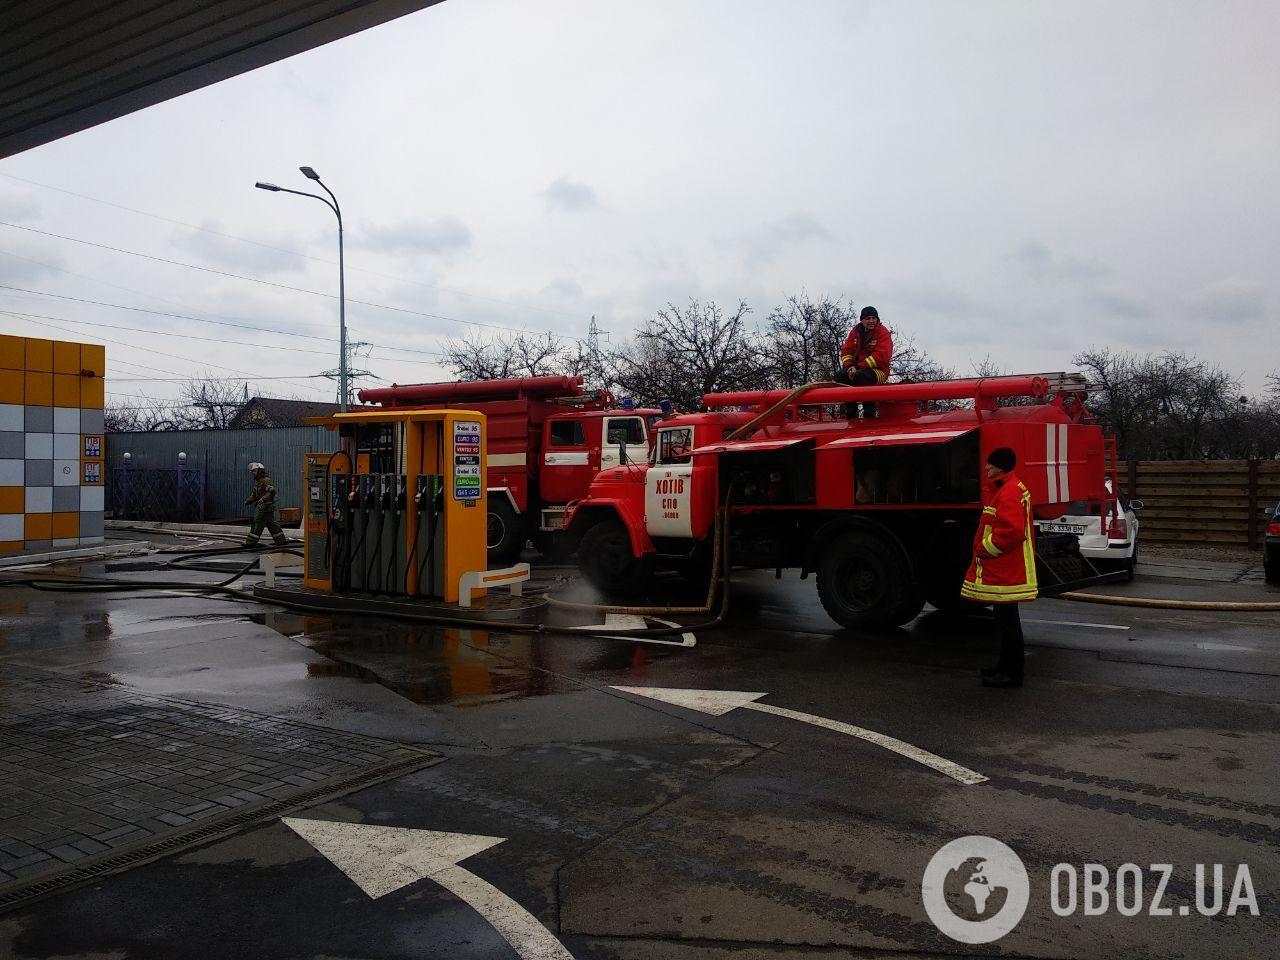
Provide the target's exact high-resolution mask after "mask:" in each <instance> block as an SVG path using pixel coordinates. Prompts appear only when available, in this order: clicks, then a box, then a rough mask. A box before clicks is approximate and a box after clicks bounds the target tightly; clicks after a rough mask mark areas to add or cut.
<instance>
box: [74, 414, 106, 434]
mask: <svg viewBox="0 0 1280 960" xmlns="http://www.w3.org/2000/svg"><path fill="white" fill-rule="evenodd" d="M105 431H106V427H105V426H104V425H103V422H102V411H101V410H83V409H82V410H81V411H80V432H81V433H103V432H105Z"/></svg>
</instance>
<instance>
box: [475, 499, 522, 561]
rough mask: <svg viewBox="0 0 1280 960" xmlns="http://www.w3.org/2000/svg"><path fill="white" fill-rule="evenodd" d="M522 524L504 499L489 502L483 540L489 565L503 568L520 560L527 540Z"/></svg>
mask: <svg viewBox="0 0 1280 960" xmlns="http://www.w3.org/2000/svg"><path fill="white" fill-rule="evenodd" d="M528 539H529V538H528V536H527V535H526V534H525V532H524V524H523V523H521V522H520V517H519V516H517V514H516V512H515V510H514V509H512V507H511V504H510V502H509V501H507V500H506V499H505V498H499V497H494V498H493V499H491V500H490V501H489V516H488V523H487V524H486V527H485V540H486V542H487V544H488V547H489V563H490V564H492V565H493V566H495V567H505V566H509V565H510V564H513V563H515V562H516V561H517V560H518V559H520V553H521V551H523V550H524V543H525V541H526V540H528Z"/></svg>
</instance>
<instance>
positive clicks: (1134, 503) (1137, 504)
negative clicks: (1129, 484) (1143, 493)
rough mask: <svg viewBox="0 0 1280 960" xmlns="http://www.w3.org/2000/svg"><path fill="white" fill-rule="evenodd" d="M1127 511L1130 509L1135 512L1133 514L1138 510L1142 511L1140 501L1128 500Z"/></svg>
mask: <svg viewBox="0 0 1280 960" xmlns="http://www.w3.org/2000/svg"><path fill="white" fill-rule="evenodd" d="M1129 509H1130V510H1133V511H1135V512H1136V511H1138V510H1141V509H1142V501H1141V500H1130V501H1129Z"/></svg>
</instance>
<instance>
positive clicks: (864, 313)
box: [858, 307, 880, 320]
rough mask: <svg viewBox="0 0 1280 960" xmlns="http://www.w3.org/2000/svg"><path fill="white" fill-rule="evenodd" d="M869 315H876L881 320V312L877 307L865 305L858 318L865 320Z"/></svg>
mask: <svg viewBox="0 0 1280 960" xmlns="http://www.w3.org/2000/svg"><path fill="white" fill-rule="evenodd" d="M867 317H875V318H876V319H877V320H879V319H880V314H879V312H877V310H876V308H875V307H863V308H862V313H860V314H859V315H858V319H859V320H865V319H867Z"/></svg>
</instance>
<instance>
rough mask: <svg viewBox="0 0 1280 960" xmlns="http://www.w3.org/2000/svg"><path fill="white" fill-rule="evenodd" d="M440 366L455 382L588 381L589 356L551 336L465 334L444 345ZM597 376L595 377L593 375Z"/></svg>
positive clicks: (577, 343)
mask: <svg viewBox="0 0 1280 960" xmlns="http://www.w3.org/2000/svg"><path fill="white" fill-rule="evenodd" d="M444 366H445V367H446V368H447V369H448V370H449V371H450V372H452V373H453V375H454V376H456V377H457V378H458V379H459V380H505V379H507V378H509V377H546V376H555V375H557V374H567V375H570V376H577V375H582V376H584V377H587V378H588V379H589V380H590V379H591V378H592V377H591V376H590V375H591V374H595V373H596V371H591V370H590V367H591V366H592V364H591V355H590V351H589V350H588V349H587V347H586V345H585V344H584V343H583V342H582V341H580V340H575V339H571V338H568V337H558V336H556V335H555V334H553V333H549V332H544V333H525V332H519V333H516V334H514V335H509V336H496V337H495V336H490V335H487V334H477V333H472V334H468V335H467V336H465V337H462V338H459V339H452V340H448V341H446V342H445V345H444ZM597 376H598V374H597Z"/></svg>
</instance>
